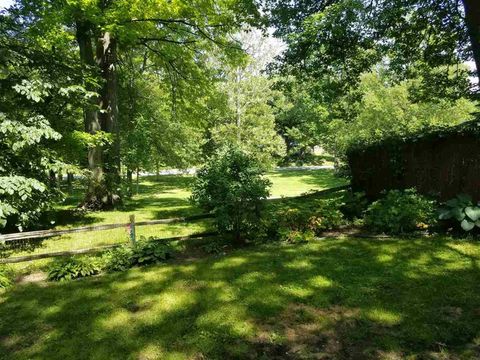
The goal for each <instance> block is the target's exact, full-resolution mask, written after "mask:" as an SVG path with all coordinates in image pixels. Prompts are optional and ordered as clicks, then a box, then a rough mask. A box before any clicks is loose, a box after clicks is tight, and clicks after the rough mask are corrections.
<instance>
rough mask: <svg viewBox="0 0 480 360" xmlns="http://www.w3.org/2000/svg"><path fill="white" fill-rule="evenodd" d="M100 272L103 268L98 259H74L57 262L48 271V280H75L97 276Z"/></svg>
mask: <svg viewBox="0 0 480 360" xmlns="http://www.w3.org/2000/svg"><path fill="white" fill-rule="evenodd" d="M100 270H101V268H100V266H99V264H98V263H97V261H96V259H91V258H88V257H83V258H76V257H72V258H69V259H62V260H57V261H55V262H54V263H53V264H52V265H51V266H50V268H49V269H48V280H50V281H65V280H73V279H78V278H82V277H87V276H93V275H96V274H98V273H99V272H100Z"/></svg>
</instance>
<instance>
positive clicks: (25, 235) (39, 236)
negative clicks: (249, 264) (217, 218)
mask: <svg viewBox="0 0 480 360" xmlns="http://www.w3.org/2000/svg"><path fill="white" fill-rule="evenodd" d="M349 188H350V185H345V186H337V187H334V188H330V189H326V190H320V191H316V192H312V193H307V194H303V195H299V196H295V197H289V199H292V198H301V197H309V196H318V195H327V194H330V193H335V192H338V191H341V190H347V189H349ZM279 198H280V197H270V198H269V199H270V200H273V199H279ZM210 218H213V214H200V215H193V216H187V217H177V218H169V219H158V220H149V221H138V222H136V221H135V215H134V214H132V215H130V221H129V222H128V223H121V224H105V225H92V226H82V227H77V228H72V229H59V230H38V231H29V232H21V233H14V234H4V235H0V246H1V244H7V243H9V242H15V241H22V240H34V241H35V240H38V241H42V240H43V239H45V238H49V237H54V236H60V235H66V234H73V233H79V232H88V231H100V230H110V229H116V228H128V230H129V237H130V241H131V243H132V244H133V245H134V244H135V243H136V227H138V226H145V225H159V224H173V223H182V222H192V221H196V220H203V219H210ZM214 235H218V233H217V232H204V233H198V234H193V235H187V236H177V237H170V238H160V239H157V241H164V242H170V241H183V240H188V239H195V238H203V237H209V236H214ZM121 245H122V244H113V245H105V246H97V247H94V248H88V249H78V250H67V251H56V252H48V253H41V254H31V255H25V256H15V257H6V258H0V264H2V263H3V264H5V263H18V262H24V261H31V260H38V259H44V258H49V257H58V256H70V255H76V254H87V253H95V252H99V251H102V250H106V249H111V248H115V247H118V246H121Z"/></svg>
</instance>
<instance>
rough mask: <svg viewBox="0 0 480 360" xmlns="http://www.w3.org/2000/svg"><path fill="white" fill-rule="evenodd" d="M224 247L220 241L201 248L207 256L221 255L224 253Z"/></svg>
mask: <svg viewBox="0 0 480 360" xmlns="http://www.w3.org/2000/svg"><path fill="white" fill-rule="evenodd" d="M223 248H224V245H223V244H222V243H221V242H219V241H216V240H214V241H210V242H208V243H206V244H203V245H202V246H201V249H202V250H203V251H205V252H206V253H207V254H220V253H222V252H223Z"/></svg>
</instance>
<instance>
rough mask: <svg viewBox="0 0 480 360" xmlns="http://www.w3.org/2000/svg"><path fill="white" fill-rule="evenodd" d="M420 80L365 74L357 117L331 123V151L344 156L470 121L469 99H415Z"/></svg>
mask: <svg viewBox="0 0 480 360" xmlns="http://www.w3.org/2000/svg"><path fill="white" fill-rule="evenodd" d="M418 84H419V80H418V79H417V80H410V81H402V82H400V83H397V84H392V83H390V84H389V83H388V80H387V79H385V78H382V77H381V76H380V75H379V74H374V73H370V74H364V75H363V76H362V77H361V81H360V85H359V88H358V90H357V91H359V92H360V93H361V99H360V101H359V102H358V103H355V104H354V105H355V113H356V116H354V117H353V118H352V121H350V122H349V123H347V124H345V123H344V121H342V120H340V119H337V120H334V121H332V122H331V123H330V124H329V127H330V133H331V137H330V139H329V141H327V143H328V145H329V148H330V150H331V151H332V152H333V153H335V154H337V155H338V156H343V155H344V154H345V153H346V152H347V151H348V150H350V149H352V148H358V147H365V146H369V145H371V144H373V143H378V142H381V141H383V140H385V139H391V138H406V137H408V136H410V135H413V134H418V133H421V132H423V133H426V132H429V131H433V130H436V129H438V128H444V127H450V126H455V125H458V124H460V123H462V122H466V121H469V120H471V119H472V118H473V117H472V115H471V114H472V113H473V112H474V111H475V109H476V107H475V103H474V102H472V101H470V100H468V99H466V98H459V99H457V100H450V99H437V100H435V101H433V100H432V101H422V102H417V101H414V100H412V97H411V94H412V92H413V91H415V89H416V86H417V85H418Z"/></svg>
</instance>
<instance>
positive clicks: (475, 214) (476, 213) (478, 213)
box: [465, 206, 480, 221]
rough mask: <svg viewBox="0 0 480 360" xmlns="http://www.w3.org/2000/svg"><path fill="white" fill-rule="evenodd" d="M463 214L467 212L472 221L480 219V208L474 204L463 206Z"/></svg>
mask: <svg viewBox="0 0 480 360" xmlns="http://www.w3.org/2000/svg"><path fill="white" fill-rule="evenodd" d="M465 214H467V216H468V217H469V218H470V219H471V220H472V221H477V220H478V219H480V208H479V207H476V206H468V207H466V208H465Z"/></svg>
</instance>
